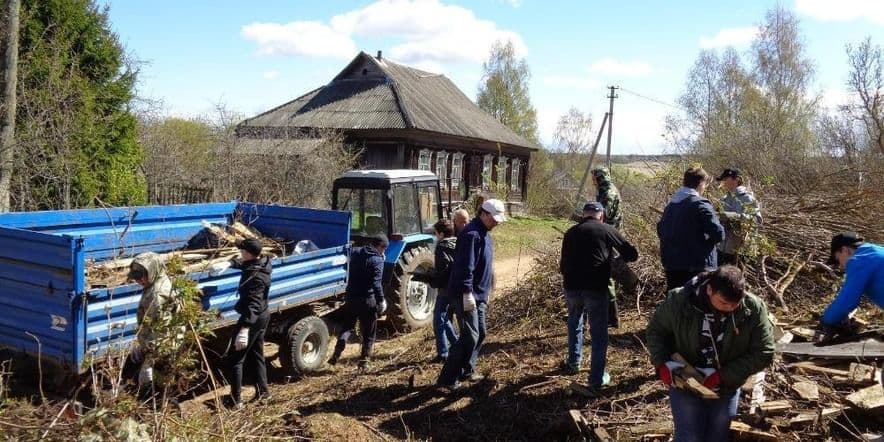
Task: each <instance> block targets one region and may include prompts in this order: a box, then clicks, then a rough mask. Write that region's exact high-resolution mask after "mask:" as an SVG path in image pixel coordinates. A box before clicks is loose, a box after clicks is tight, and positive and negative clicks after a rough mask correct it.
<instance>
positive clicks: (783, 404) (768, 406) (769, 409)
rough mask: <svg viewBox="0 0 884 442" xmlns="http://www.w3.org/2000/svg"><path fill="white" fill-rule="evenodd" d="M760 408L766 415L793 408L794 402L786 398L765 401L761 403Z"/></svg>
mask: <svg viewBox="0 0 884 442" xmlns="http://www.w3.org/2000/svg"><path fill="white" fill-rule="evenodd" d="M758 409H759V410H760V411H761V412H762V413H764V414H765V415H775V414H781V413H783V412H785V411H789V410H791V409H792V404H791V403H790V402H789V401H787V400H785V399H781V400H777V401H770V402H765V403H763V404H761V405H759V406H758Z"/></svg>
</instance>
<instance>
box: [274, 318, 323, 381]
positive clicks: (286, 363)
mask: <svg viewBox="0 0 884 442" xmlns="http://www.w3.org/2000/svg"><path fill="white" fill-rule="evenodd" d="M327 352H328V327H327V326H326V325H325V321H323V320H322V318H319V317H318V316H307V317H305V318H302V319H300V320H298V321H297V322H295V323H294V324H292V325H291V326H290V327H289V328H288V330H287V331H286V335H285V342H283V343H282V345H280V346H279V359H280V362H281V363H282V367H283V368H284V369H285V370H286V371H288V372H289V373H291V374H293V375H298V374H307V373H312V372H314V371H317V370H318V369H319V368H320V367H322V364H323V363H324V362H325V355H326V353H327Z"/></svg>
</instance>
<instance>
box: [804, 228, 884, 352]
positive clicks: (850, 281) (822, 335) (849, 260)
mask: <svg viewBox="0 0 884 442" xmlns="http://www.w3.org/2000/svg"><path fill="white" fill-rule="evenodd" d="M829 248H830V252H829V262H828V263H829V265H832V266H834V265H837V266H838V269H840V270H841V271H843V272H845V277H844V285H842V286H841V290H840V291H839V292H838V295H837V296H835V299H834V300H833V301H832V303H831V304H829V306H828V307H826V310H825V311H824V312H823V316H822V318H821V319H820V324H819V326H818V327H817V330H816V333H815V335H814V338H813V340H814V341H815V342H817V343H821V344H824V343H826V342H829V341H831V340H832V338H833V337H835V336H837V335H850V334H853V333H854V332H855V331H856V329H857V327H856V326H855V325H854V322H853V321H852V318H851V313H852V312H853V311H854V310H856V308H857V307H859V303H860V300H861V299H862V298H863V296H866V297H867V298H868V299H869V301H871V302H872V303H873V304H875V305H877V306H878V307H879V308H884V247H882V246H880V245H877V244H871V243H867V242H865V241H864V239H863V237H861V236H859V235H858V234H857V233H856V232H841V233H839V234H837V235H835V236H833V237H832V242H831V244H830V247H829Z"/></svg>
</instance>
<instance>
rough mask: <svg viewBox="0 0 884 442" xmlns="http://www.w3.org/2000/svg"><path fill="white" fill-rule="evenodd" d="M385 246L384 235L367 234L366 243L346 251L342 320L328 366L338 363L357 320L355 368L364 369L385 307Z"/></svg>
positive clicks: (386, 242) (366, 368) (366, 366)
mask: <svg viewBox="0 0 884 442" xmlns="http://www.w3.org/2000/svg"><path fill="white" fill-rule="evenodd" d="M387 245H389V242H388V241H387V237H386V235H384V234H382V233H380V234H377V235H374V236H372V237H370V238H369V239H368V245H366V246H364V247H357V248H355V249H353V251H352V252H350V277H349V279H348V280H347V295H346V298H345V301H344V307H343V309H344V310H343V313H344V317H343V323H342V324H341V333H340V334H339V335H338V342H337V343H336V344H335V351H334V353H332V356H331V358H330V359H329V360H328V363H329V365H335V364H337V363H338V359H340V358H341V354H342V353H343V352H344V348H345V347H346V346H347V339H349V338H350V336H351V335H352V334H353V333H354V331H355V328H356V322H357V321H359V333H360V335H362V354H361V356H360V358H359V370H360V371H366V370H368V363H369V360H370V359H371V349H372V347H373V346H374V340H375V335H376V334H377V331H378V317H379V316H381V315H383V314H384V311H385V310H387V301H386V300H385V299H384V288H383V275H384V252H385V251H386V250H387Z"/></svg>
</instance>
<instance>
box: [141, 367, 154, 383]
mask: <svg viewBox="0 0 884 442" xmlns="http://www.w3.org/2000/svg"><path fill="white" fill-rule="evenodd" d="M152 383H153V367H149V366H148V365H147V364H143V365H142V366H141V371H139V372H138V386H139V387H146V386H148V385H150V384H152Z"/></svg>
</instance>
